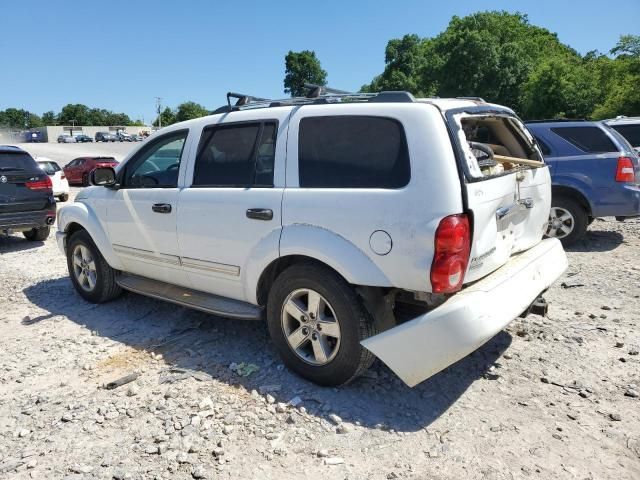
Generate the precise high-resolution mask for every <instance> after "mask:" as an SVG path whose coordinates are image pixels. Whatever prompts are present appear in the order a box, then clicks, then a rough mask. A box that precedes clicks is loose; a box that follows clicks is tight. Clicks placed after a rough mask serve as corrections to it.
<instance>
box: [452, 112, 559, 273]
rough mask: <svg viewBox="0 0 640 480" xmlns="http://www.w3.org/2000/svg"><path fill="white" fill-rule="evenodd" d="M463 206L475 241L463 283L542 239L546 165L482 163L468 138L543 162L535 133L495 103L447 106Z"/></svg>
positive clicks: (547, 202)
mask: <svg viewBox="0 0 640 480" xmlns="http://www.w3.org/2000/svg"><path fill="white" fill-rule="evenodd" d="M447 117H448V121H449V123H450V125H451V126H452V127H453V129H454V130H455V133H456V135H455V136H456V139H457V141H458V147H459V150H460V154H461V155H462V156H463V157H464V162H463V167H464V168H463V170H465V177H466V181H465V184H464V188H465V193H466V198H467V206H468V209H469V210H470V212H471V214H472V218H473V241H472V247H471V255H470V260H469V268H468V271H467V275H466V276H465V283H467V282H471V281H474V280H477V279H479V278H482V277H484V276H486V275H488V274H489V273H491V272H493V271H494V270H496V269H497V268H499V267H500V266H502V265H504V264H505V263H507V262H508V261H509V258H510V257H511V256H512V255H513V254H515V253H518V252H522V251H524V250H528V249H529V248H531V247H533V246H534V245H536V244H537V243H539V242H540V241H541V240H542V235H543V233H544V229H545V227H546V224H547V221H548V217H549V209H550V207H551V178H550V174H549V168H548V167H547V166H546V165H544V164H543V165H542V167H541V168H534V167H531V166H524V165H518V164H515V163H506V164H504V163H497V164H496V166H494V167H490V168H480V167H479V165H478V162H477V158H476V156H475V155H474V153H473V152H472V151H471V149H470V148H469V143H468V142H470V141H471V142H476V143H483V144H485V145H487V146H489V147H490V148H491V149H492V150H493V152H494V155H495V157H496V158H497V157H498V156H502V157H515V158H517V159H523V160H524V161H527V160H528V161H537V162H542V155H541V153H540V151H539V149H538V147H537V146H536V144H535V142H534V140H533V137H532V136H531V134H530V133H529V132H528V131H527V130H526V128H525V127H524V125H523V124H522V123H521V122H520V121H519V120H518V119H517V118H516V117H515V115H513V113H511V112H509V111H507V110H506V109H505V110H504V111H503V110H496V109H494V108H493V107H491V108H490V109H489V108H486V107H475V108H470V109H468V110H463V111H451V112H449V113H448V114H447Z"/></svg>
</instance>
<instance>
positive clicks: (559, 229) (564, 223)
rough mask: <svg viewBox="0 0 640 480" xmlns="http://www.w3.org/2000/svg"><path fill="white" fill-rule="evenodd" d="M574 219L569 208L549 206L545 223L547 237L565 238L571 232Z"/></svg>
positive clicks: (573, 226) (574, 222)
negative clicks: (547, 219) (547, 220)
mask: <svg viewBox="0 0 640 480" xmlns="http://www.w3.org/2000/svg"><path fill="white" fill-rule="evenodd" d="M575 224H576V221H575V219H574V218H573V215H571V212H570V211H569V210H566V209H564V208H562V207H551V211H550V212H549V222H548V223H547V231H546V233H545V235H546V236H547V237H555V238H565V237H567V236H568V235H570V234H571V232H573V229H574V228H575Z"/></svg>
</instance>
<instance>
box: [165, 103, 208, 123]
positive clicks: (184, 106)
mask: <svg viewBox="0 0 640 480" xmlns="http://www.w3.org/2000/svg"><path fill="white" fill-rule="evenodd" d="M209 114H210V112H209V110H207V109H206V108H205V107H203V106H202V105H200V104H199V103H195V102H184V103H181V104H180V105H178V108H177V109H176V116H175V120H174V122H184V121H185V120H191V119H193V118H200V117H204V116H206V115H209ZM163 125H164V122H163Z"/></svg>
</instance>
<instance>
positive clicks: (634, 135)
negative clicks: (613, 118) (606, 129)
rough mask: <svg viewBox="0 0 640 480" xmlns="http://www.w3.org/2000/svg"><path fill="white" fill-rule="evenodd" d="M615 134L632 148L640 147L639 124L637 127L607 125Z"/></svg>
mask: <svg viewBox="0 0 640 480" xmlns="http://www.w3.org/2000/svg"><path fill="white" fill-rule="evenodd" d="M609 126H610V127H611V128H613V129H614V130H615V131H616V132H618V133H619V134H620V135H622V136H623V137H624V138H626V139H627V142H629V143H630V144H631V146H633V147H640V124H639V125H609Z"/></svg>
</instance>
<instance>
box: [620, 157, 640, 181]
mask: <svg viewBox="0 0 640 480" xmlns="http://www.w3.org/2000/svg"><path fill="white" fill-rule="evenodd" d="M635 181H636V175H635V172H634V171H633V160H631V159H630V158H629V157H620V158H618V168H617V169H616V182H631V183H633V182H635Z"/></svg>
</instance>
